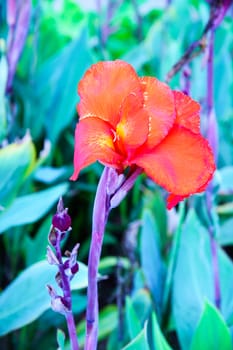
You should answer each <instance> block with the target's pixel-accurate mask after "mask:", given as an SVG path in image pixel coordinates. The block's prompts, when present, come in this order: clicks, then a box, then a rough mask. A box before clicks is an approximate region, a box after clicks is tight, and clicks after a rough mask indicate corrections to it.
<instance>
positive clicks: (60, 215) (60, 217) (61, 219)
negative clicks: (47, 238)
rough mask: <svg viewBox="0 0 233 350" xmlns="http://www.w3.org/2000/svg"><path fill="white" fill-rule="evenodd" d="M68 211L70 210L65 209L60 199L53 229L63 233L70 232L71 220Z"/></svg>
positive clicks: (53, 221) (53, 220)
mask: <svg viewBox="0 0 233 350" xmlns="http://www.w3.org/2000/svg"><path fill="white" fill-rule="evenodd" d="M67 211H68V209H67V208H66V209H64V207H63V201H62V198H60V200H59V202H58V205H57V213H56V214H55V215H54V216H53V219H52V224H53V227H55V228H56V229H58V230H59V231H61V232H65V231H68V229H69V228H70V225H71V218H70V216H69V214H68V213H67Z"/></svg>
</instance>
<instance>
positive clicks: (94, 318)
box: [85, 168, 110, 350]
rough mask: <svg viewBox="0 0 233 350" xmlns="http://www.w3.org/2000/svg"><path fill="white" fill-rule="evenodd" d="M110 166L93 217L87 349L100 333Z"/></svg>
mask: <svg viewBox="0 0 233 350" xmlns="http://www.w3.org/2000/svg"><path fill="white" fill-rule="evenodd" d="M109 171H110V169H109V168H105V169H104V171H103V174H102V176H101V178H100V181H99V185H98V188H97V192H96V197H95V203H94V209H93V219H92V225H93V226H92V239H91V246H90V251H89V258H88V291H87V298H88V302H87V314H86V343H85V350H95V349H96V347H97V335H98V289H97V288H98V286H97V278H98V266H99V260H100V254H101V248H102V242H103V237H104V229H105V225H106V221H107V217H108V214H109V210H110V198H109V195H108V194H107V181H108V176H109Z"/></svg>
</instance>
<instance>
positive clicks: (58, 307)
mask: <svg viewBox="0 0 233 350" xmlns="http://www.w3.org/2000/svg"><path fill="white" fill-rule="evenodd" d="M69 231H71V218H70V216H69V215H68V209H67V208H65V209H64V206H63V201H62V199H61V198H60V200H59V202H58V206H57V213H56V214H55V215H54V216H53V219H52V227H51V229H50V232H49V237H48V239H49V243H50V244H51V246H52V247H51V246H48V247H47V261H48V263H49V264H50V265H56V266H57V267H58V272H57V274H56V277H55V280H56V282H57V285H58V286H59V287H60V288H61V289H62V291H63V296H61V295H59V294H58V293H57V292H56V290H55V289H54V288H53V287H52V286H50V285H47V288H48V292H49V294H50V297H51V306H52V309H53V310H54V311H56V312H59V313H61V314H64V315H66V314H67V312H70V311H71V296H70V281H71V279H72V278H73V277H74V275H75V274H76V273H77V272H78V270H79V265H78V262H77V254H78V248H79V244H76V245H75V246H74V248H73V249H72V251H71V252H69V251H67V252H66V253H65V255H66V257H67V258H66V259H64V258H62V253H61V247H60V244H61V241H62V240H63V239H64V238H65V237H66V236H67V234H68V233H69Z"/></svg>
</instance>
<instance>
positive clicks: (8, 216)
mask: <svg viewBox="0 0 233 350" xmlns="http://www.w3.org/2000/svg"><path fill="white" fill-rule="evenodd" d="M67 189H68V184H67V183H63V184H60V185H57V186H54V187H51V188H49V189H47V190H44V191H40V192H38V193H32V194H29V195H26V196H22V197H19V198H17V199H16V200H15V201H14V202H13V204H12V205H11V206H10V207H9V208H8V209H6V210H4V211H3V212H2V213H0V233H3V232H4V231H5V230H7V229H9V228H11V227H15V226H19V225H25V224H30V223H32V222H35V221H37V220H39V219H40V218H41V217H43V216H44V215H45V214H46V213H47V212H48V211H49V209H50V208H51V207H52V206H53V205H54V204H55V203H56V202H57V201H58V199H59V197H61V196H62V195H63V194H64V193H66V192H67Z"/></svg>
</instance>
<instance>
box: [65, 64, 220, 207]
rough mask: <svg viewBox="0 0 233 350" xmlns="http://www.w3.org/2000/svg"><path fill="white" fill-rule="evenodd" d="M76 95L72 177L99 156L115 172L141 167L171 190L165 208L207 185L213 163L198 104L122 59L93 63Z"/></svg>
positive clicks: (73, 178) (212, 169)
mask: <svg viewBox="0 0 233 350" xmlns="http://www.w3.org/2000/svg"><path fill="white" fill-rule="evenodd" d="M78 93H79V96H80V102H79V104H78V113H79V116H80V120H79V123H78V124H77V127H76V132H75V151H74V174H73V175H72V177H71V179H72V180H76V179H77V177H78V175H79V172H80V170H81V169H83V168H84V167H86V166H88V165H90V164H92V163H94V162H95V161H97V160H98V161H99V162H101V163H102V164H104V165H106V166H110V167H113V168H115V169H117V171H118V172H119V173H121V172H123V171H124V169H125V168H126V167H131V166H137V167H140V168H142V169H143V171H144V172H145V173H146V174H147V175H148V176H149V177H150V178H151V179H152V180H154V181H155V182H156V183H157V184H159V185H161V186H162V187H164V188H165V189H166V190H167V191H168V192H169V193H171V195H170V196H169V199H168V207H172V206H173V205H175V204H176V203H177V202H178V201H180V200H182V199H183V198H185V197H188V196H189V195H190V194H193V193H196V192H201V191H203V190H204V189H205V187H206V186H207V184H208V182H209V181H210V179H211V178H212V175H213V172H214V170H215V164H214V157H213V153H212V151H211V148H210V146H209V144H208V142H207V140H205V139H204V138H203V136H202V135H201V134H200V118H199V112H200V106H199V104H198V103H197V102H195V101H194V100H192V99H191V98H190V97H188V96H187V95H185V94H183V93H181V92H178V91H172V90H171V89H170V88H169V86H168V85H166V84H164V83H162V82H160V81H159V80H157V79H156V78H153V77H142V78H140V77H139V76H138V75H137V74H136V72H135V70H134V69H133V67H132V66H131V65H130V64H128V63H126V62H124V61H120V60H116V61H105V62H99V63H97V64H94V65H92V66H91V68H90V69H89V70H88V71H87V72H86V73H85V75H84V77H83V78H82V80H81V81H80V83H79V86H78Z"/></svg>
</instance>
